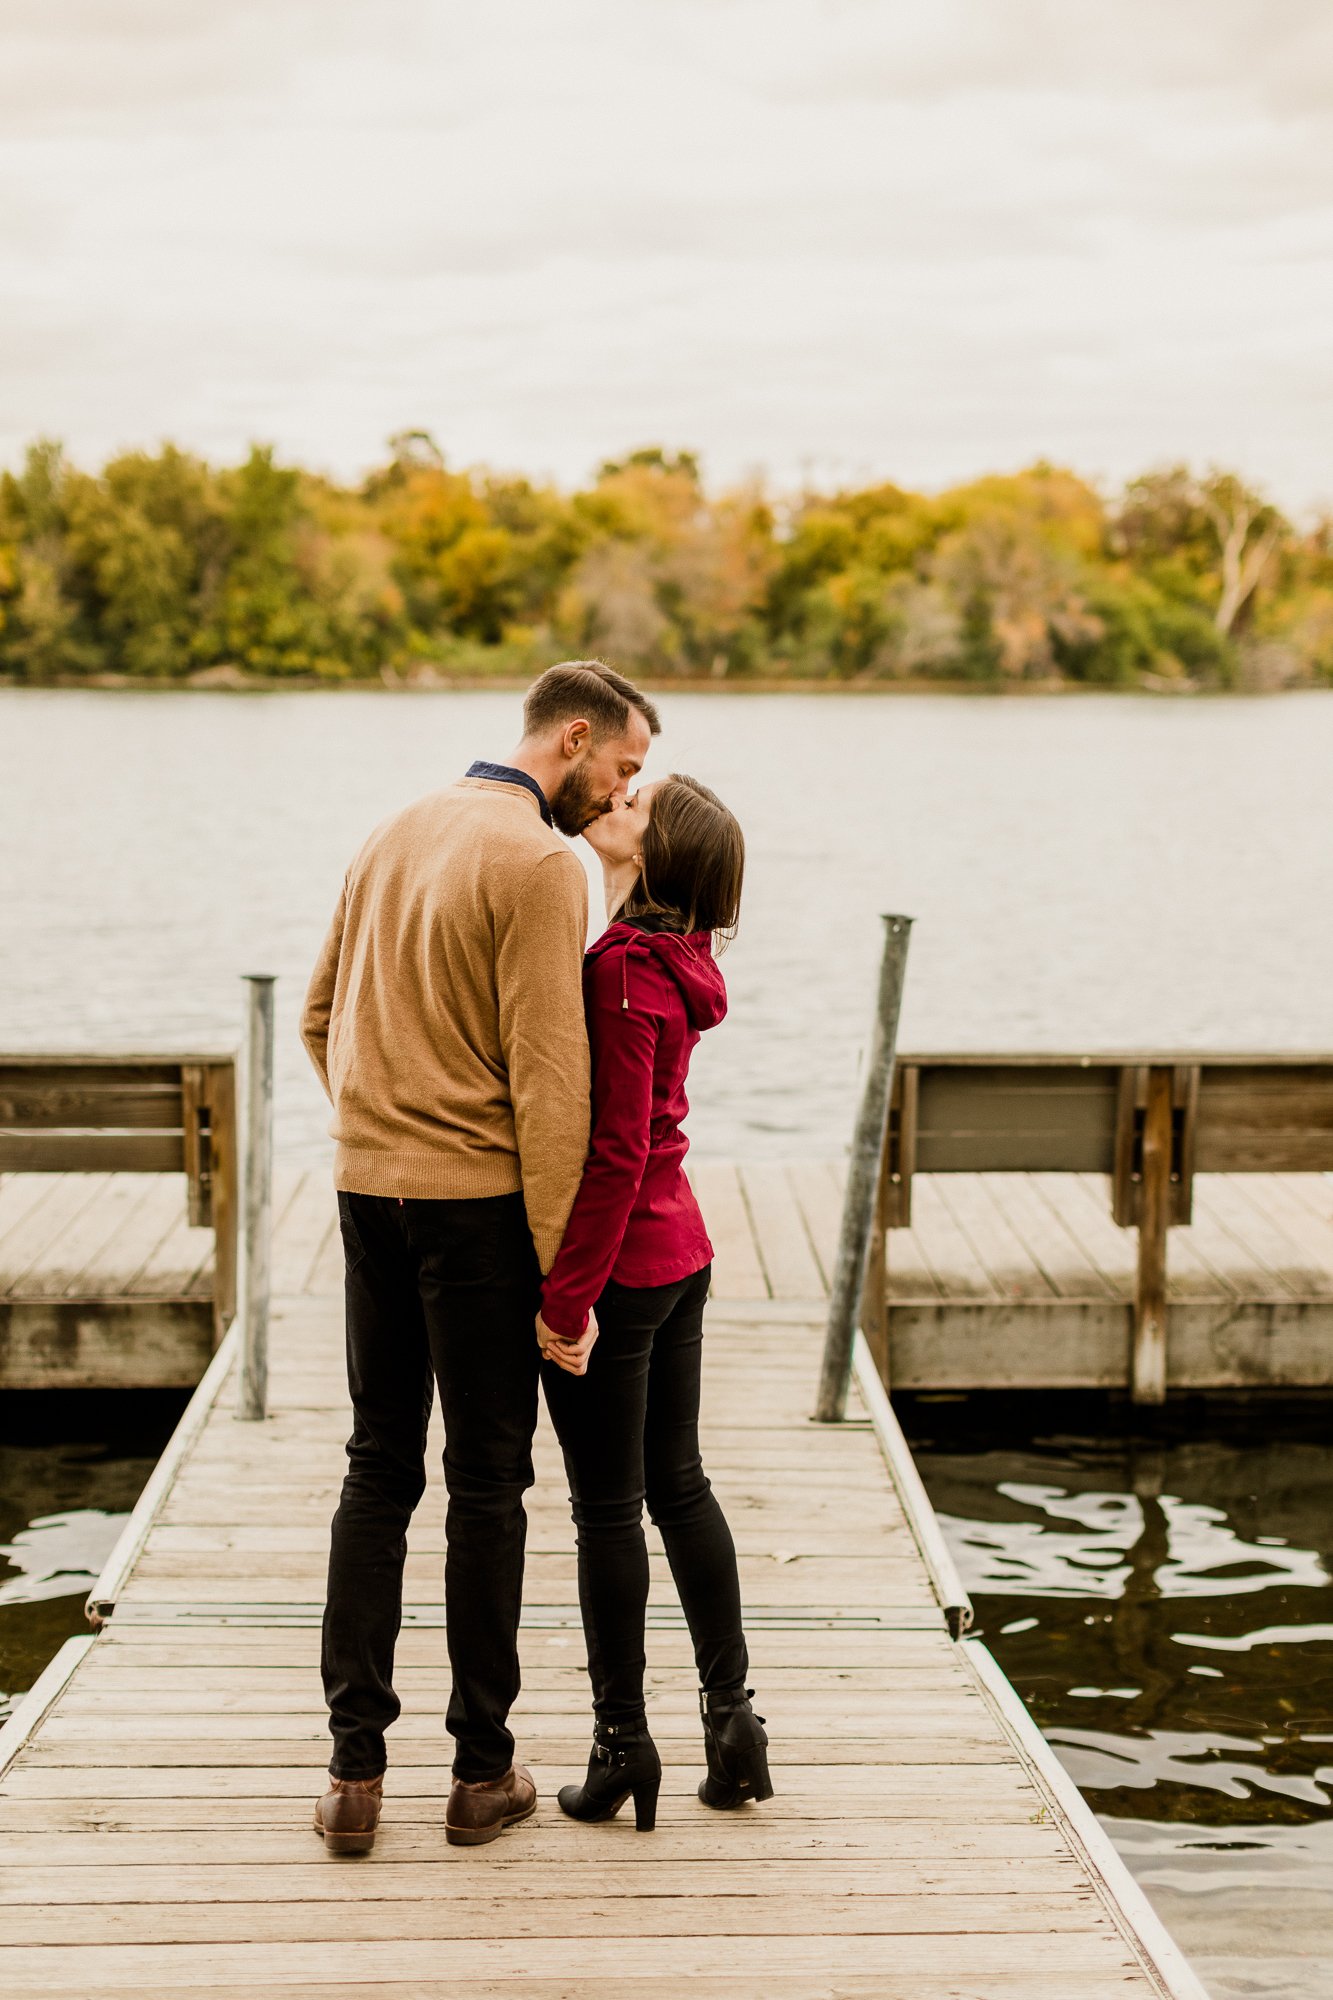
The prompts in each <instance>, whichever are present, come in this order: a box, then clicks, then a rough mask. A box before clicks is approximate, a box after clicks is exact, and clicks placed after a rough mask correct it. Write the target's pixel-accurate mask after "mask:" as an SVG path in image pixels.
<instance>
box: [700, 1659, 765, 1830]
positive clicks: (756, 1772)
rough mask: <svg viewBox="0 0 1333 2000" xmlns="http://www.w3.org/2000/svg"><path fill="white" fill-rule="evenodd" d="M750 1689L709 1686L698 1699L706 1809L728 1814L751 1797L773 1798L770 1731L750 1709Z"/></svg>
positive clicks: (703, 1794) (701, 1789)
mask: <svg viewBox="0 0 1333 2000" xmlns="http://www.w3.org/2000/svg"><path fill="white" fill-rule="evenodd" d="M753 1693H754V1689H753V1688H746V1687H731V1688H713V1689H712V1690H711V1691H710V1690H709V1689H707V1688H705V1689H704V1691H703V1692H702V1693H701V1694H700V1696H699V1714H700V1715H701V1717H702V1718H703V1725H704V1751H705V1753H706V1755H707V1757H708V1776H707V1777H706V1778H705V1779H704V1780H703V1782H702V1783H701V1785H700V1786H699V1797H700V1798H701V1799H702V1800H703V1802H704V1804H705V1805H706V1806H716V1807H717V1809H718V1811H719V1812H729V1811H730V1810H731V1808H732V1807H733V1806H743V1805H745V1804H747V1803H748V1801H749V1800H751V1799H753V1800H755V1801H756V1802H757V1801H758V1800H760V1799H771V1798H772V1796H773V1781H772V1779H771V1778H770V1777H769V1775H768V1733H767V1731H766V1730H765V1728H764V1718H763V1716H762V1715H756V1714H755V1712H754V1710H753V1708H751V1706H750V1696H751V1695H752V1694H753Z"/></svg>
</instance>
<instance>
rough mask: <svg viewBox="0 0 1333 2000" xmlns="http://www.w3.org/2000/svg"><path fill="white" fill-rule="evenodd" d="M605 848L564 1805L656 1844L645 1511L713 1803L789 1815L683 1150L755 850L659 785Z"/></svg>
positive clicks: (616, 818)
mask: <svg viewBox="0 0 1333 2000" xmlns="http://www.w3.org/2000/svg"><path fill="white" fill-rule="evenodd" d="M584 838H585V839H586V840H587V841H588V843H589V845H590V846H591V847H593V848H594V849H595V850H596V852H597V853H598V854H599V855H600V857H601V862H602V873H603V876H604V879H605V884H606V913H607V917H608V918H609V919H610V924H609V928H608V929H607V930H606V931H605V933H604V934H603V935H602V937H600V938H599V939H598V941H597V943H596V944H595V945H593V947H592V949H591V950H590V951H589V953H588V956H587V960H586V962H585V965H584V975H583V990H584V1003H585V1007H586V1011H587V1017H588V1039H589V1042H590V1045H591V1049H592V1136H591V1142H590V1145H589V1151H588V1161H587V1165H586V1167H585V1168H584V1174H583V1181H582V1184H581V1186H580V1188H579V1192H578V1195H577V1197H576V1199H575V1202H574V1207H573V1211H572V1213H571V1215H570V1218H569V1225H568V1227H567V1229H566V1231H565V1236H564V1241H563V1243H562V1244H561V1248H560V1253H559V1255H558V1256H557V1258H556V1260H555V1263H554V1265H553V1266H552V1268H551V1271H550V1274H549V1275H548V1277H547V1279H546V1281H545V1284H544V1286H543V1289H542V1310H541V1314H540V1316H539V1317H538V1320H537V1339H538V1342H539V1344H540V1346H541V1349H542V1354H543V1357H544V1362H545V1365H544V1367H543V1371H542V1373H543V1381H544V1385H545V1389H546V1400H547V1405H548V1407H549V1409H550V1412H551V1418H552V1421H553V1422H554V1424H555V1428H556V1432H557V1435H558V1436H559V1439H560V1444H561V1448H562V1450H563V1452H564V1455H565V1468H566V1471H567V1472H568V1475H569V1487H570V1499H571V1502H572V1505H573V1512H574V1520H575V1522H576V1524H577V1527H578V1550H579V1602H580V1605H581V1607H582V1610H583V1627H584V1632H585V1635H586V1637H587V1642H588V1672H589V1675H590V1677H591V1680H592V1691H593V1710H594V1714H595V1718H596V1721H595V1727H594V1733H593V1750H592V1756H591V1758H590V1759H589V1763H588V1776H587V1779H586V1781H585V1782H584V1783H583V1784H582V1785H566V1786H564V1787H563V1789H562V1790H561V1792H560V1795H559V1796H560V1804H561V1807H562V1808H563V1810H564V1811H565V1812H567V1813H568V1814H569V1815H570V1816H571V1818H574V1819H585V1820H589V1819H609V1818H610V1817H611V1816H612V1815H613V1814H614V1813H616V1812H618V1811H619V1810H620V1808H621V1806H622V1805H624V1803H625V1800H626V1799H627V1798H628V1797H629V1796H630V1795H631V1793H632V1794H633V1797H634V1812H635V1824H636V1825H637V1826H638V1828H639V1829H640V1831H644V1832H646V1831H648V1830H650V1829H651V1828H652V1826H653V1825H654V1823H655V1819H656V1810H657V1793H658V1788H659V1786H660V1783H661V1776H662V1764H661V1759H660V1758H659V1756H658V1754H657V1751H656V1749H655V1747H654V1745H653V1740H652V1737H651V1736H650V1735H649V1733H648V1723H647V1717H646V1715H645V1712H644V1696H643V1677H644V1612H645V1607H646V1605H647V1601H648V1551H647V1545H646V1543H645V1540H644V1533H643V1521H642V1510H643V1502H644V1499H645V1498H646V1499H647V1502H648V1511H649V1513H650V1514H651V1516H652V1518H653V1520H654V1522H655V1523H656V1525H657V1527H658V1528H659V1529H660V1530H661V1534H662V1539H663V1541H664V1543H665V1544H666V1552H667V1559H668V1561H669V1562H670V1564H671V1574H672V1576H673V1577H674V1578H675V1582H676V1588H677V1590H678V1591H679V1593H680V1600H681V1604H682V1605H683V1607H684V1610H685V1617H686V1621H687V1623H688V1625H689V1628H690V1636H691V1638H692V1640H693V1642H694V1656H695V1661H696V1664H697V1666H698V1669H699V1680H700V1685H701V1693H700V1697H699V1707H700V1713H701V1715H702V1718H703V1726H704V1747H705V1751H706V1754H707V1759H708V1776H707V1777H706V1778H705V1779H704V1781H703V1782H702V1784H701V1785H700V1787H699V1796H700V1798H701V1799H702V1800H703V1801H704V1803H705V1805H710V1806H717V1807H722V1808H726V1807H731V1806H739V1805H743V1804H744V1803H745V1802H746V1801H747V1800H750V1799H767V1798H771V1797H772V1794H773V1787H772V1785H771V1783H770V1781H769V1776H768V1760H767V1757H766V1755H765V1750H766V1746H767V1743H768V1738H767V1736H766V1735H765V1733H764V1729H763V1718H762V1717H761V1716H757V1715H756V1714H755V1713H754V1710H753V1709H752V1708H751V1706H750V1698H749V1690H748V1689H747V1688H746V1686H745V1675H746V1670H747V1667H748V1664H749V1660H748V1655H747V1653H746V1647H745V1635H744V1633H743V1631H742V1629H741V1600H740V1584H739V1581H738V1579H737V1574H736V1550H735V1545H734V1543H733V1542H732V1539H731V1531H730V1529H729V1528H728V1526H727V1523H726V1517H725V1516H724V1514H723V1512H722V1509H721V1507H720V1506H719V1505H718V1502H717V1498H716V1495H715V1494H714V1493H713V1491H712V1488H711V1487H710V1485H709V1483H708V1479H707V1477H706V1476H705V1473H704V1469H703V1465H702V1463H701V1461H700V1457H699V1432H698V1423H699V1370H700V1360H701V1354H702V1344H703V1317H704V1302H705V1300H706V1299H707V1297H708V1287H709V1279H710V1276H711V1270H712V1264H711V1259H712V1255H713V1251H712V1245H711V1244H710V1243H709V1241H708V1237H707V1234H706V1232H705V1230H704V1225H703V1217H702V1216H701V1215H700V1213H699V1207H698V1203H697V1202H696V1201H695V1199H694V1195H693V1193H692V1192H691V1190H690V1185H689V1182H688V1181H687V1180H686V1178H685V1173H684V1159H685V1151H686V1146H687V1141H686V1138H685V1135H684V1133H683V1132H682V1131H681V1121H682V1120H683V1118H684V1117H685V1114H686V1111H687V1109H688V1107H687V1105H686V1101H685V1078H686V1074H687V1072H688V1069H689V1061H690V1056H691V1055H692V1054H693V1052H694V1048H695V1045H696V1043H697V1042H698V1040H699V1036H700V1034H701V1033H702V1032H703V1031H704V1030H705V1029H707V1028H711V1027H714V1026H716V1024H717V1023H718V1022H719V1021H720V1020H721V1019H722V1017H723V1015H724V1014H725V1013H726V1009H727V998H726V988H725V986H724V985H723V982H722V975H721V972H720V971H719V970H718V966H717V963H716V960H715V959H714V957H713V939H714V937H715V936H716V935H719V934H720V935H721V936H722V937H723V938H727V937H730V936H731V935H732V933H733V932H734V931H735V927H736V921H737V917H738V915H739V911H740V897H741V877H742V873H743V870H744V864H745V843H744V840H743V839H742V836H741V830H740V827H739V826H738V825H737V823H736V821H735V819H734V818H733V817H732V815H731V814H730V813H729V812H728V811H727V809H726V807H725V806H724V805H723V804H722V802H721V800H720V799H718V798H717V797H715V795H714V794H713V793H712V792H710V791H709V790H708V789H707V787H706V786H704V785H700V784H697V783H696V782H695V780H694V779H693V778H683V777H674V776H673V777H670V778H666V779H664V780H663V781H662V782H661V783H659V784H652V785H643V786H641V787H640V788H639V790H638V792H637V793H636V794H635V796H634V797H633V798H632V799H630V800H628V801H627V802H626V804H625V805H624V806H622V807H620V808H618V809H617V810H616V811H613V812H610V813H607V814H605V815H604V816H603V817H602V818H600V819H597V820H594V822H593V824H592V825H591V826H590V827H588V828H587V829H586V831H585V835H584ZM594 1309H595V1314H596V1322H597V1327H598V1329H599V1331H598V1333H597V1336H596V1344H595V1345H593V1346H592V1347H591V1348H589V1347H588V1343H587V1340H586V1338H585V1337H584V1336H585V1330H586V1329H587V1327H588V1324H589V1318H588V1316H589V1312H590V1311H591V1310H594ZM574 1343H578V1345H574ZM585 1371H586V1372H585Z"/></svg>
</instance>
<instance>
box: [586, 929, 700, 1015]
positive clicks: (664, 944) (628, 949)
mask: <svg viewBox="0 0 1333 2000" xmlns="http://www.w3.org/2000/svg"><path fill="white" fill-rule="evenodd" d="M617 951H618V952H620V953H621V954H622V955H623V960H624V964H623V978H624V992H625V998H626V1001H627V1002H628V999H629V991H630V986H631V984H632V982H633V977H634V975H633V972H632V970H631V967H632V966H633V965H634V964H635V962H638V963H639V964H648V963H650V962H652V963H655V964H657V965H658V966H659V967H660V968H661V970H662V971H663V972H665V973H666V975H667V977H668V978H669V979H672V980H674V982H675V984H676V985H677V986H678V987H679V988H680V992H681V997H682V998H683V999H684V1002H685V1012H686V1015H687V1016H688V1018H689V1023H690V1026H691V1027H692V1028H694V1029H696V1030H697V1032H698V1033H700V1034H702V1033H703V1032H704V1030H705V1029H706V1028H715V1027H716V1026H717V1024H718V1022H719V1021H720V1020H721V1019H722V1018H723V1016H724V1015H725V1014H726V1011H727V988H726V982H725V980H724V979H723V977H722V971H721V968H720V966H719V965H718V962H717V960H716V959H715V958H714V956H713V940H712V936H711V934H710V933H709V932H708V931H695V932H694V934H693V935H692V936H690V937H681V936H680V935H679V934H678V933H677V932H675V931H641V930H639V929H638V928H637V926H636V925H634V924H622V923H613V924H609V925H608V926H607V928H606V930H604V931H603V932H602V935H601V936H600V937H599V938H598V939H597V942H596V943H595V944H592V945H589V947H588V956H589V958H603V957H608V956H610V954H611V953H613V952H617Z"/></svg>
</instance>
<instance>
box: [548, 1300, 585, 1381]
mask: <svg viewBox="0 0 1333 2000" xmlns="http://www.w3.org/2000/svg"><path fill="white" fill-rule="evenodd" d="M596 1339H597V1315H596V1313H594V1312H590V1313H589V1314H588V1324H587V1325H586V1326H585V1327H584V1329H583V1331H582V1333H581V1334H580V1335H579V1337H578V1339H577V1340H566V1339H565V1338H564V1336H563V1335H562V1334H559V1333H552V1331H551V1329H550V1327H549V1326H548V1325H547V1324H546V1321H545V1320H544V1319H543V1318H542V1316H541V1314H540V1313H538V1315H537V1346H538V1348H539V1350H540V1352H541V1357H542V1360H543V1361H552V1362H554V1363H555V1366H556V1367H557V1368H563V1369H564V1371H565V1373H566V1375H586V1374H587V1372H588V1356H589V1355H590V1354H591V1353H592V1350H593V1346H594V1344H595V1342H596Z"/></svg>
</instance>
